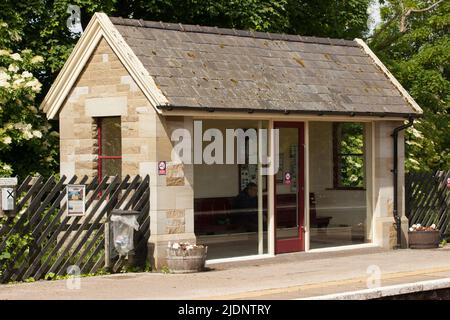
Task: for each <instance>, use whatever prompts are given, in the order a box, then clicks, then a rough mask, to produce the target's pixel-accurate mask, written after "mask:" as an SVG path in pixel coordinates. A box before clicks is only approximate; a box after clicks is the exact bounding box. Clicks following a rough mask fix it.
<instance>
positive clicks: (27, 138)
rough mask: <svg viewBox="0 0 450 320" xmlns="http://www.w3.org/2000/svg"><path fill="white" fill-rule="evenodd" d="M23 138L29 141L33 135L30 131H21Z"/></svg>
mask: <svg viewBox="0 0 450 320" xmlns="http://www.w3.org/2000/svg"><path fill="white" fill-rule="evenodd" d="M23 137H24V138H25V140H30V139H32V138H33V134H32V133H31V132H30V131H28V130H25V131H23Z"/></svg>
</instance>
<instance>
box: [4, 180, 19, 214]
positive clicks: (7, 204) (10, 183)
mask: <svg viewBox="0 0 450 320" xmlns="http://www.w3.org/2000/svg"><path fill="white" fill-rule="evenodd" d="M17 183H18V181H17V178H0V197H1V203H0V205H1V207H0V217H1V216H4V215H8V216H12V215H14V213H15V209H16V188H17Z"/></svg>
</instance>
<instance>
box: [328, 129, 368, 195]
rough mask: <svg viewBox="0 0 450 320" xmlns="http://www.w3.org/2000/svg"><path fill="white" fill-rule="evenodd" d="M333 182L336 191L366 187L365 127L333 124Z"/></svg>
mask: <svg viewBox="0 0 450 320" xmlns="http://www.w3.org/2000/svg"><path fill="white" fill-rule="evenodd" d="M333 160H334V161H333V162H334V165H333V171H334V172H333V175H334V176H333V178H334V179H333V180H334V188H336V189H362V188H363V187H364V126H363V124H362V123H355V122H339V123H338V122H335V123H333Z"/></svg>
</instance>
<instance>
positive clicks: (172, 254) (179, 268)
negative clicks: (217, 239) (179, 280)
mask: <svg viewBox="0 0 450 320" xmlns="http://www.w3.org/2000/svg"><path fill="white" fill-rule="evenodd" d="M207 252H208V247H207V246H197V247H194V248H192V249H189V250H186V249H183V248H178V249H174V248H168V249H167V267H168V268H169V271H170V272H171V273H192V272H201V271H203V270H204V269H205V261H206V254H207Z"/></svg>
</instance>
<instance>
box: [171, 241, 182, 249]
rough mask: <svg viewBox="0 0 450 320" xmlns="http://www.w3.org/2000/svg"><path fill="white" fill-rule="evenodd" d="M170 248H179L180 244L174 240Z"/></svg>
mask: <svg viewBox="0 0 450 320" xmlns="http://www.w3.org/2000/svg"><path fill="white" fill-rule="evenodd" d="M172 248H173V249H179V248H180V245H179V244H178V242H175V243H174V244H173V245H172Z"/></svg>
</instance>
